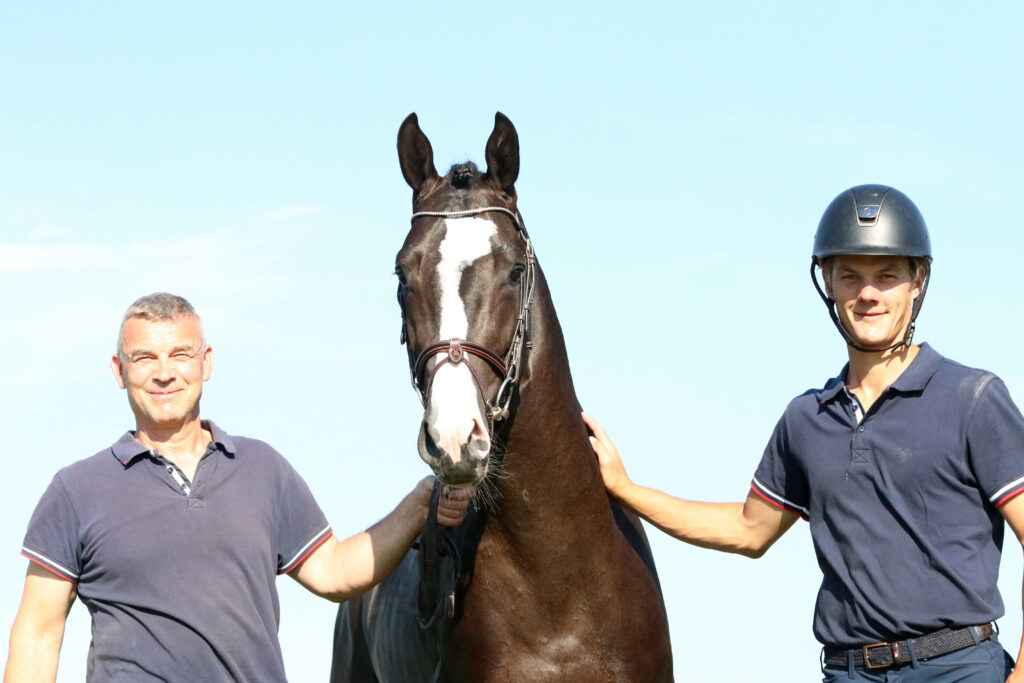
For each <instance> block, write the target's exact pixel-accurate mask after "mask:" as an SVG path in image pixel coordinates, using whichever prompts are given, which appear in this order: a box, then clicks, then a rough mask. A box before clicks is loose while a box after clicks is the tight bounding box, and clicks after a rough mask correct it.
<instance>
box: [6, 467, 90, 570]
mask: <svg viewBox="0 0 1024 683" xmlns="http://www.w3.org/2000/svg"><path fill="white" fill-rule="evenodd" d="M79 527H80V524H79V521H78V515H77V514H75V509H74V507H73V506H72V504H71V499H70V497H69V496H68V492H67V490H66V489H65V488H64V483H63V481H62V480H61V476H60V473H58V474H57V475H56V476H55V477H54V478H53V481H51V482H50V486H49V487H48V488H47V489H46V492H45V493H43V497H42V498H40V499H39V504H38V505H36V509H35V512H33V513H32V518H31V519H30V520H29V523H28V531H27V532H26V534H25V542H24V543H23V544H22V547H21V554H22V555H24V556H25V557H27V558H28V559H29V560H31V561H32V562H35V563H36V564H38V565H39V566H41V567H44V568H46V569H49V570H50V571H51V572H53V573H54V574H56V575H57V576H59V577H60V578H62V579H66V580H68V581H72V582H77V581H78V577H79V576H80V574H81V558H80V553H79V540H78V539H79Z"/></svg>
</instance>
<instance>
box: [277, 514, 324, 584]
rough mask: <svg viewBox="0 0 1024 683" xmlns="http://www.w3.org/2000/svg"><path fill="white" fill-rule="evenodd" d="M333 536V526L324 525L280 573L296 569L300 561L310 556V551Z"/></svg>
mask: <svg viewBox="0 0 1024 683" xmlns="http://www.w3.org/2000/svg"><path fill="white" fill-rule="evenodd" d="M330 537H331V527H330V526H329V525H328V526H326V527H324V528H323V529H322V530H321V531H320V532H319V533H318V534H317V535H316V536H314V537H313V538H312V539H311V540H310V541H309V543H307V544H306V545H304V546H302V548H301V549H300V550H299V552H297V553H295V556H294V557H292V559H291V560H290V561H289V562H287V563H286V564H285V565H284V566H283V567H281V569H280V571H278V574H287V573H288V572H290V571H291V570H292V569H294V568H295V567H296V566H297V565H298V564H299V563H300V562H302V561H303V560H304V559H306V558H307V557H309V555H310V553H312V552H313V551H314V550H316V549H317V548H319V547H320V546H321V545H323V543H324V541H326V540H327V539H328V538H330Z"/></svg>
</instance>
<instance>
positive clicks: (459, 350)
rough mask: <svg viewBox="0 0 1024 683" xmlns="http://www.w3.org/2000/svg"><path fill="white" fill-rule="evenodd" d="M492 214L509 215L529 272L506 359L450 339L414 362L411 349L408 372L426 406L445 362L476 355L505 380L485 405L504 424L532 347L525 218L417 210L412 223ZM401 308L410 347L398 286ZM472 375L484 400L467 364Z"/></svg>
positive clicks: (530, 260) (532, 260) (531, 277)
mask: <svg viewBox="0 0 1024 683" xmlns="http://www.w3.org/2000/svg"><path fill="white" fill-rule="evenodd" d="M489 211H496V212H499V213H504V214H507V215H508V216H510V217H511V218H512V220H513V221H514V222H515V226H516V232H518V233H519V236H520V237H522V238H523V241H524V242H525V243H526V269H525V270H524V271H523V275H522V277H521V278H520V281H519V282H520V285H519V286H520V293H519V312H518V314H517V315H516V324H515V332H514V333H513V335H512V343H511V344H510V345H509V348H508V351H507V352H506V353H505V355H504V356H500V355H498V354H497V353H495V352H494V351H491V350H490V349H488V348H487V347H486V346H484V345H483V344H477V343H476V342H473V341H470V340H468V339H459V338H457V337H453V338H451V339H441V340H438V341H436V342H433V343H432V344H428V345H427V346H426V347H425V348H424V349H423V350H422V351H420V354H419V356H417V357H416V359H415V361H414V360H413V358H412V349H409V372H410V374H411V375H412V388H413V389H415V390H416V393H417V394H419V397H420V401H421V402H422V403H423V405H424V406H426V404H427V393H428V392H429V390H430V385H431V384H432V383H433V379H434V374H435V373H436V372H437V370H438V368H440V367H441V366H442V365H444V364H445V363H452V364H453V365H458V364H459V363H461V362H463V360H465V358H466V356H467V355H471V356H476V357H477V358H480V359H482V360H484V361H486V362H487V363H488V364H489V365H490V366H491V367H493V368H494V369H495V370H497V372H498V374H499V375H500V376H501V377H502V382H501V386H500V387H499V388H498V392H497V394H495V396H494V399H493V400H491V401H488V400H487V399H484V403H485V404H486V406H487V418H488V419H489V420H492V421H495V422H497V421H501V420H504V419H506V418H508V415H509V405H510V404H511V403H512V394H513V392H514V390H515V387H516V384H517V383H518V382H519V376H520V370H521V367H522V361H523V350H524V349H527V348H530V347H531V346H532V344H531V342H530V341H529V339H528V337H529V333H530V307H531V306H532V304H533V287H534V284H535V272H534V270H535V265H536V262H537V259H536V257H535V256H534V252H533V243H532V242H530V236H529V234H528V233H527V232H526V226H525V225H523V219H522V216H520V215H519V212H518V211H512V210H511V209H506V208H505V207H503V206H484V207H480V208H477V209H465V210H462V211H417V212H415V213H413V215H412V218H411V219H410V220H411V221H415V220H416V219H417V218H425V217H437V218H464V217H466V216H476V215H478V214H481V213H487V212H489ZM398 301H399V305H400V306H401V308H402V339H401V342H402V344H407V343H408V341H409V337H408V334H407V333H406V325H407V323H406V316H405V291H404V288H402V287H399V292H398ZM441 353H445V354H446V356H445V357H444V358H442V359H441V360H439V361H438V362H437V364H436V365H435V366H434V368H433V369H432V370H431V371H430V374H429V375H428V376H427V378H426V382H421V381H420V377H421V376H422V375H423V371H424V368H425V367H426V365H427V361H428V360H430V358H432V357H433V356H436V355H438V354H441ZM466 367H467V368H468V369H469V371H470V374H471V375H472V376H473V381H474V382H476V385H477V391H479V392H480V395H481V397H482V396H483V388H482V385H481V384H480V381H479V379H478V378H477V376H476V373H474V372H473V369H472V368H471V367H470V366H469V364H468V363H467V364H466Z"/></svg>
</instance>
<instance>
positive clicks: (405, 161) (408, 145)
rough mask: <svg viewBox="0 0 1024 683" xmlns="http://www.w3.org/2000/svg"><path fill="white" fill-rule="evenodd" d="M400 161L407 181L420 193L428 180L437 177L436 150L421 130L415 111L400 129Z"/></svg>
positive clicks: (407, 117)
mask: <svg viewBox="0 0 1024 683" xmlns="http://www.w3.org/2000/svg"><path fill="white" fill-rule="evenodd" d="M398 163H399V165H401V167H402V175H403V176H404V177H405V182H407V183H409V187H411V188H412V189H413V193H414V195H415V194H419V191H420V189H421V188H422V187H423V185H424V184H425V183H426V182H427V181H428V180H433V179H434V178H436V177H437V169H435V168H434V150H433V149H431V147H430V140H428V139H427V136H426V135H424V134H423V131H422V130H420V122H419V120H418V119H417V118H416V113H415V112H413V113H412V114H409V115H408V116H406V117H405V121H402V126H401V127H400V128H399V129H398Z"/></svg>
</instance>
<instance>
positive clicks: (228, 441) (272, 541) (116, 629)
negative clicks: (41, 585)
mask: <svg viewBox="0 0 1024 683" xmlns="http://www.w3.org/2000/svg"><path fill="white" fill-rule="evenodd" d="M203 426H204V427H205V428H206V429H208V430H209V431H210V432H211V433H212V434H213V443H211V444H210V445H209V447H208V449H207V451H206V453H205V454H204V455H203V457H202V459H201V460H200V461H199V465H198V467H197V469H196V473H195V477H194V480H193V481H191V482H187V481H185V480H184V478H183V477H182V475H181V473H180V472H178V471H177V470H176V469H174V468H173V466H171V465H170V464H169V463H168V462H167V461H165V460H164V459H163V458H162V457H160V456H159V454H158V453H153V452H151V451H149V450H147V449H146V448H145V447H144V446H142V445H141V444H140V443H139V442H138V441H136V440H135V438H134V436H133V434H132V432H128V433H126V434H125V435H124V436H123V437H121V439H120V440H118V441H117V442H116V443H115V444H114V445H113V446H111V447H110V448H107V449H105V450H103V451H100V452H99V453H97V454H96V455H94V456H92V457H91V458H86V459H84V460H80V461H78V462H76V463H74V464H73V465H70V466H69V467H65V468H64V469H62V470H60V471H59V472H58V473H57V475H56V476H55V477H54V479H53V482H52V483H51V484H50V486H49V488H48V489H47V490H46V492H45V493H44V494H43V497H42V499H41V500H40V501H39V505H38V506H37V507H36V510H35V512H34V513H33V515H32V519H31V521H30V522H29V527H28V533H27V534H26V536H25V544H24V548H23V550H22V553H23V554H24V555H25V556H26V557H28V558H29V559H30V560H32V561H33V562H35V563H37V564H39V565H41V566H43V567H45V568H46V569H49V570H50V571H52V572H54V573H55V574H57V575H58V576H60V577H62V578H64V579H67V580H69V581H73V582H76V583H77V589H78V596H79V597H80V598H81V599H82V602H84V603H85V605H86V606H87V607H88V608H89V612H90V614H91V615H92V622H93V626H92V646H91V647H90V649H89V661H88V669H87V678H86V680H88V681H97V682H99V681H102V682H103V683H108V682H109V683H116V682H121V681H124V682H131V683H136V682H139V681H196V682H202V683H218V682H220V681H284V680H285V674H284V664H283V662H282V658H281V647H280V644H279V643H278V638H277V629H278V624H279V622H280V609H279V604H278V597H277V588H276V585H275V580H276V577H277V575H278V574H283V573H286V572H288V571H290V570H292V569H294V568H295V567H296V566H297V565H298V564H299V562H301V561H302V560H303V559H304V558H305V557H306V556H307V555H308V554H309V553H310V552H312V551H313V549H315V548H316V547H317V546H319V545H320V544H321V543H323V542H324V541H325V540H326V539H327V538H328V537H329V536H330V535H331V530H330V527H329V526H328V524H327V520H326V518H325V517H324V514H323V512H321V510H320V508H319V507H318V506H317V504H316V502H315V501H314V500H313V496H312V494H311V493H310V491H309V488H308V487H307V486H306V483H305V482H304V481H303V480H302V478H301V477H300V476H299V475H298V474H297V473H296V472H295V470H294V469H292V467H291V465H289V464H288V462H287V461H286V460H285V459H284V458H283V457H282V456H281V455H280V454H279V453H277V451H275V450H274V449H273V448H271V447H270V446H268V445H267V444H265V443H263V442H262V441H257V440H254V439H247V438H244V437H239V436H228V435H227V434H225V433H224V432H223V431H222V430H221V429H219V428H218V427H217V426H216V425H214V424H213V423H212V422H206V421H204V422H203ZM168 468H170V471H169V469H168ZM183 484H184V486H183Z"/></svg>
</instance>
